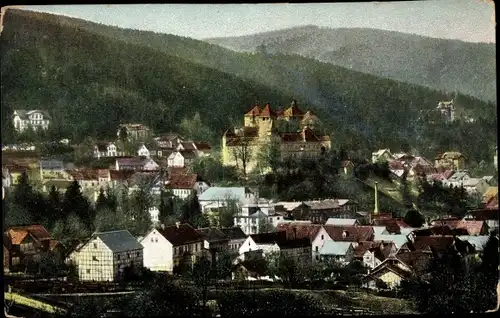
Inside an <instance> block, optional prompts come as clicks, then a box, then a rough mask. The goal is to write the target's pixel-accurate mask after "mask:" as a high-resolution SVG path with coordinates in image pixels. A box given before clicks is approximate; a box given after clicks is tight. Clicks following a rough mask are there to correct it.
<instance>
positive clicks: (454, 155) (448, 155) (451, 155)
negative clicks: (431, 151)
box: [436, 151, 466, 160]
mask: <svg viewBox="0 0 500 318" xmlns="http://www.w3.org/2000/svg"><path fill="white" fill-rule="evenodd" d="M459 158H466V157H465V155H463V154H462V153H460V152H458V151H447V152H445V153H442V154H438V155H437V156H436V160H457V159H459Z"/></svg>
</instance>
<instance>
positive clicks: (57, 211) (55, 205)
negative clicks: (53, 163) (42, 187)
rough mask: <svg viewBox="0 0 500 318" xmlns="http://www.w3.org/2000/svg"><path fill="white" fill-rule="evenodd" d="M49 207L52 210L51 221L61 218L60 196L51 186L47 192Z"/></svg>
mask: <svg viewBox="0 0 500 318" xmlns="http://www.w3.org/2000/svg"><path fill="white" fill-rule="evenodd" d="M49 205H50V208H51V210H52V216H53V217H52V219H51V221H54V222H55V221H57V220H60V219H62V218H63V214H62V209H61V194H60V193H59V191H58V190H57V188H56V187H55V186H54V185H53V186H52V187H51V188H50V191H49Z"/></svg>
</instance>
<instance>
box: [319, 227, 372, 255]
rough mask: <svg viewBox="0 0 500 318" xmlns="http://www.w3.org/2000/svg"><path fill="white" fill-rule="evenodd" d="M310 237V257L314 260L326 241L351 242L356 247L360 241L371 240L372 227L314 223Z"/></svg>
mask: <svg viewBox="0 0 500 318" xmlns="http://www.w3.org/2000/svg"><path fill="white" fill-rule="evenodd" d="M316 226H318V227H317V228H314V231H313V232H310V233H311V235H313V238H312V239H311V249H312V257H313V260H314V261H318V260H320V253H319V249H320V248H321V247H322V246H323V245H324V244H325V242H327V241H335V242H352V243H354V244H353V247H354V248H356V246H357V243H358V242H361V241H371V240H372V238H373V233H374V232H373V228H372V227H371V226H339V225H323V226H321V225H316Z"/></svg>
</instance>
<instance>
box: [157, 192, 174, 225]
mask: <svg viewBox="0 0 500 318" xmlns="http://www.w3.org/2000/svg"><path fill="white" fill-rule="evenodd" d="M158 210H159V215H158V218H159V221H160V223H162V224H163V223H166V220H167V219H169V218H171V217H173V216H174V200H173V198H172V194H171V193H170V192H165V191H162V192H161V194H160V206H159V208H158Z"/></svg>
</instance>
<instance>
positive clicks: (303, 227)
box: [276, 222, 321, 241]
mask: <svg viewBox="0 0 500 318" xmlns="http://www.w3.org/2000/svg"><path fill="white" fill-rule="evenodd" d="M320 229H321V225H320V224H304V223H294V222H290V223H279V224H278V226H277V227H276V230H277V231H285V232H286V238H287V240H293V239H303V238H308V239H309V240H311V241H312V240H314V238H315V237H316V235H317V234H318V232H319V230H320Z"/></svg>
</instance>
